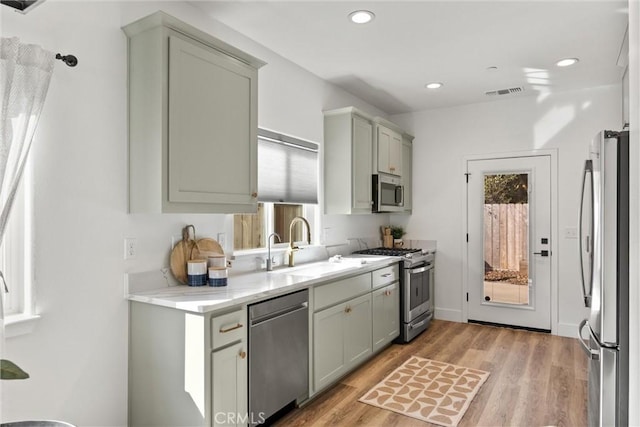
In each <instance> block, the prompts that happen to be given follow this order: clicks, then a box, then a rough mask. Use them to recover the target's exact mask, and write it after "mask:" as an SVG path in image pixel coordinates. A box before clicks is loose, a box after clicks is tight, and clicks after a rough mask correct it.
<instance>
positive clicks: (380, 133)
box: [374, 118, 402, 176]
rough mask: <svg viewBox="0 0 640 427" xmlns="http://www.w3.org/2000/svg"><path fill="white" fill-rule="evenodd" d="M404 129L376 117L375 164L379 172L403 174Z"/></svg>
mask: <svg viewBox="0 0 640 427" xmlns="http://www.w3.org/2000/svg"><path fill="white" fill-rule="evenodd" d="M401 133H402V131H401V130H400V129H397V128H395V125H394V124H393V123H390V122H387V121H386V120H384V119H381V118H376V138H375V144H374V147H375V151H374V160H375V161H374V164H375V165H376V166H377V167H376V169H377V171H378V172H382V173H387V174H390V175H397V176H402V135H401Z"/></svg>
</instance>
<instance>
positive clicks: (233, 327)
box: [220, 323, 242, 334]
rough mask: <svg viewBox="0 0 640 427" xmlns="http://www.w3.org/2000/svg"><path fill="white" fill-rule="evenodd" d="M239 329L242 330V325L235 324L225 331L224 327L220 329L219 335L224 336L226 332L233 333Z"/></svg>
mask: <svg viewBox="0 0 640 427" xmlns="http://www.w3.org/2000/svg"><path fill="white" fill-rule="evenodd" d="M240 328H242V323H236V324H235V325H234V326H232V327H230V328H226V329H225V328H224V327H220V333H221V334H226V333H227V332H231V331H235V330H236V329H240Z"/></svg>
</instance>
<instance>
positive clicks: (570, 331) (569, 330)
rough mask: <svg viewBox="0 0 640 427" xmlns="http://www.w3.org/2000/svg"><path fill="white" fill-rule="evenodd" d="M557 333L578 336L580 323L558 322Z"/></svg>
mask: <svg viewBox="0 0 640 427" xmlns="http://www.w3.org/2000/svg"><path fill="white" fill-rule="evenodd" d="M556 335H559V336H561V337H569V338H578V325H576V324H573V323H558V330H557V331H556Z"/></svg>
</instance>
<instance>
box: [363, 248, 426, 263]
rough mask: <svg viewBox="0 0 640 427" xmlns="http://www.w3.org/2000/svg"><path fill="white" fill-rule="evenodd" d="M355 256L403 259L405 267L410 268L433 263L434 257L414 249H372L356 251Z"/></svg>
mask: <svg viewBox="0 0 640 427" xmlns="http://www.w3.org/2000/svg"><path fill="white" fill-rule="evenodd" d="M354 254H359V255H384V256H396V257H401V258H402V260H403V261H404V264H405V267H410V266H412V265H415V264H419V263H425V262H429V261H433V259H434V255H433V254H432V253H429V252H425V251H423V250H422V249H412V248H382V247H380V248H371V249H363V250H360V251H355V252H354Z"/></svg>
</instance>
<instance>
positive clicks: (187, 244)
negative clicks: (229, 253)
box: [170, 238, 224, 285]
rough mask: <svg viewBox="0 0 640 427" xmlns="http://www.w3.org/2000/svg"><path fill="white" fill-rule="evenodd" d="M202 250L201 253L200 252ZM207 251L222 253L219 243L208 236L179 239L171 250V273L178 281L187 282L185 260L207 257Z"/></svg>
mask: <svg viewBox="0 0 640 427" xmlns="http://www.w3.org/2000/svg"><path fill="white" fill-rule="evenodd" d="M201 252H203V253H201ZM209 253H216V254H220V255H224V250H222V246H220V244H219V243H218V242H217V241H215V240H213V239H209V238H203V239H198V240H192V239H189V240H180V241H179V242H178V243H176V245H175V246H174V247H173V250H172V251H171V260H170V265H171V273H173V277H175V278H176V279H177V280H178V281H179V282H180V283H183V284H185V285H186V284H187V261H189V260H191V259H207V255H208V254H209Z"/></svg>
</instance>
